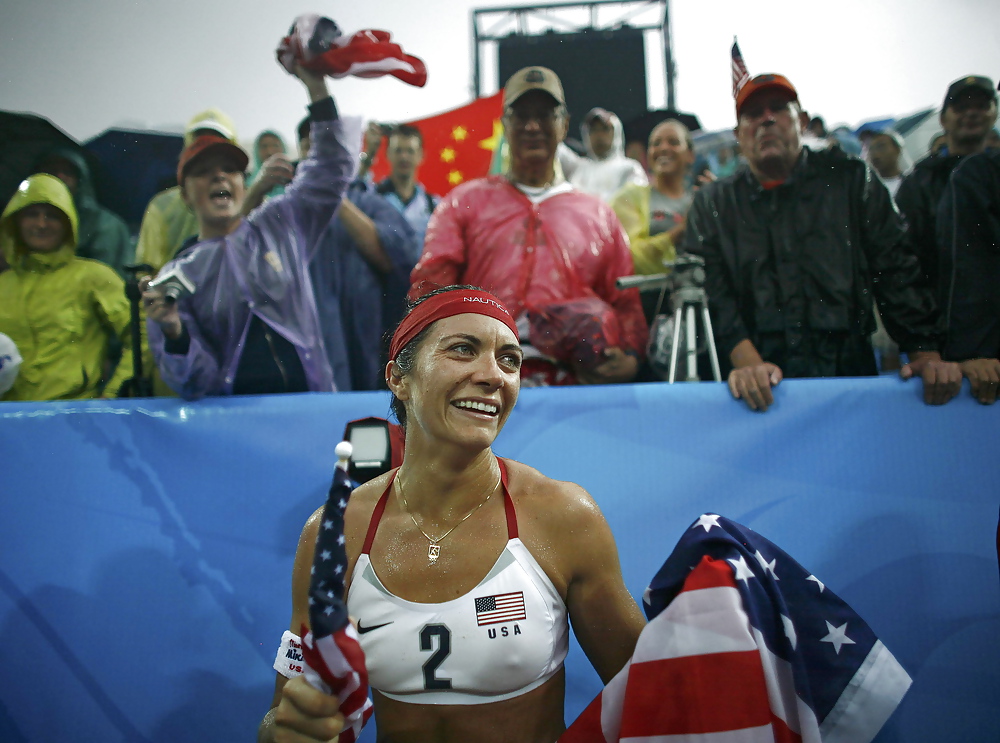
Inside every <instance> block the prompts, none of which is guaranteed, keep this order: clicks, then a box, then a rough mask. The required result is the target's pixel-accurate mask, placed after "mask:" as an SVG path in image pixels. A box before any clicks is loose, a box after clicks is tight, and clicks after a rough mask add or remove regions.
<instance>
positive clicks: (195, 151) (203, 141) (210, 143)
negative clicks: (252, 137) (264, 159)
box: [177, 134, 250, 186]
mask: <svg viewBox="0 0 1000 743" xmlns="http://www.w3.org/2000/svg"><path fill="white" fill-rule="evenodd" d="M220 151H228V152H231V153H232V154H233V155H234V156H235V157H236V158H237V160H238V161H239V162H240V168H241V169H243V170H246V169H247V165H249V164H250V158H249V157H248V156H247V153H246V152H244V151H243V148H242V147H237V146H236V145H234V144H233V143H232V142H230V141H229V140H228V139H223V138H222V137H215V136H213V135H211V134H203V135H202V136H200V137H198V138H197V139H196V140H195V141H194V142H192V143H191V144H189V145H188V146H187V147H185V148H184V151H183V152H182V153H181V159H180V162H178V163H177V183H178V185H181V186H183V185H184V173H185V172H186V171H187V170H188V168H190V167H191V165H193V164H194V162H195V161H196V160H198V159H199V158H201V157H203V156H205V155H207V154H208V153H210V152H220Z"/></svg>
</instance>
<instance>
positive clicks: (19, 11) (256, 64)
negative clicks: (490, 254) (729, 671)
mask: <svg viewBox="0 0 1000 743" xmlns="http://www.w3.org/2000/svg"><path fill="white" fill-rule="evenodd" d="M531 4H541V3H528V2H519V1H518V0H505V1H503V2H491V1H490V0H422V1H414V0H354V2H349V3H348V2H337V3H333V2H312V3H310V2H308V0H306V1H305V2H302V1H301V0H296V2H288V0H170V1H169V2H166V1H164V0H86V1H84V0H0V8H2V10H0V35H2V39H3V41H2V43H0V70H2V72H0V108H3V109H6V110H14V111H29V112H32V113H36V114H39V115H42V116H45V117H46V118H48V119H50V120H52V121H53V122H54V123H56V124H57V125H58V126H60V127H62V128H63V129H64V130H66V131H67V132H68V133H69V134H71V135H72V136H74V137H76V138H77V139H80V140H81V141H82V140H86V139H89V138H90V137H92V136H95V135H96V134H98V133H100V132H101V131H103V130H104V129H106V128H108V127H112V126H124V127H130V128H152V129H165V130H172V131H179V130H180V127H181V126H182V124H183V122H184V121H186V120H187V119H188V117H190V116H191V115H192V114H193V113H195V112H196V111H198V110H201V109H204V108H207V107H209V106H218V107H220V108H221V109H223V110H224V111H226V112H227V113H229V114H230V115H231V116H232V117H233V118H234V119H235V121H236V124H237V127H238V129H239V134H240V137H241V139H243V140H244V141H246V140H251V139H252V138H253V137H254V136H255V135H256V134H257V133H258V132H259V131H260V130H262V129H264V128H273V129H277V130H278V131H279V132H281V133H282V134H284V135H286V136H289V135H291V133H292V132H293V131H294V128H295V124H296V122H297V121H298V120H299V119H300V118H301V116H302V114H303V104H304V99H305V97H304V93H303V91H302V89H301V87H300V86H299V84H298V83H297V82H296V81H295V80H294V79H293V78H291V77H289V76H288V75H286V74H285V73H284V71H283V70H282V69H281V68H280V67H279V66H278V65H277V63H276V62H275V61H274V48H275V46H276V43H277V41H278V40H279V38H280V37H281V36H282V35H283V34H284V32H285V31H286V30H287V28H288V26H289V25H290V23H291V21H292V19H293V18H294V17H295V16H296V15H297V14H299V13H302V12H310V11H314V12H319V13H322V14H324V15H328V16H330V17H331V18H333V19H334V20H336V21H337V22H338V24H340V26H341V27H342V28H343V29H344V30H345V31H348V32H351V31H355V30H358V29H361V28H384V29H386V30H389V31H391V32H392V33H393V36H394V37H395V38H396V39H397V40H398V41H399V42H400V43H401V44H402V45H403V47H404V49H406V50H407V51H409V52H410V53H413V54H416V55H417V56H420V57H422V58H423V59H424V60H425V62H426V64H427V68H428V71H429V80H428V83H427V86H426V87H425V88H423V89H415V88H411V87H409V86H406V85H404V84H402V83H400V82H398V81H396V80H395V79H392V78H384V79H379V80H344V81H334V82H333V84H332V90H333V91H334V93H335V95H336V97H337V100H338V103H339V106H340V108H341V110H342V111H343V112H345V113H353V114H358V115H361V116H363V117H365V118H370V119H379V120H386V121H401V120H408V119H414V118H421V117H424V116H427V115H430V114H433V113H437V112H440V111H443V110H446V109H449V108H454V107H456V106H459V105H462V104H463V103H465V102H467V101H469V100H470V99H471V97H472V92H471V87H472V83H471V80H472V72H471V70H472V48H471V44H472V41H471V25H472V22H471V10H472V9H473V8H488V7H491V6H492V7H501V6H512V5H531ZM670 7H671V15H672V21H673V28H672V36H673V45H674V57H675V62H676V65H677V81H676V96H677V103H678V107H679V108H680V109H681V110H685V111H691V112H693V113H695V114H697V115H698V116H699V118H700V119H701V121H702V124H703V126H704V127H705V128H706V129H720V128H724V127H729V126H732V124H733V123H734V114H733V104H732V97H731V88H730V72H729V48H730V45H731V44H732V39H733V35H734V34H736V35H738V36H739V42H740V46H741V48H742V50H743V55H744V57H745V59H746V62H747V65H748V67H749V68H750V72H751V74H756V73H761V72H782V73H784V74H786V75H787V76H788V77H789V78H790V79H791V80H792V82H793V83H794V84H795V85H796V86H797V87H798V89H799V94H800V99H801V101H802V103H803V105H804V106H805V108H806V109H808V110H809V111H810V112H811V113H815V114H820V115H823V116H824V117H825V118H826V120H827V122H828V124H836V123H848V124H850V125H856V124H858V123H860V122H861V121H864V120H867V119H874V118H882V117H886V116H896V115H904V114H908V113H912V112H913V111H916V110H918V109H921V108H925V107H929V106H934V105H939V104H940V102H941V99H942V98H943V96H944V91H945V89H946V87H947V85H948V83H949V82H950V81H952V80H954V79H956V78H958V77H961V76H963V75H966V74H969V73H977V74H985V75H988V76H990V77H992V78H993V79H994V80H996V79H997V78H998V76H1000V2H998V0H950V1H948V0H867V1H865V0H839V1H838V2H826V3H815V2H809V1H808V0H798V1H793V0H773V1H770V2H760V1H756V2H755V1H754V0H672V1H671V6H670ZM616 12H617V11H616V10H615V9H614V8H610V7H609V8H602V9H601V13H602V14H603V16H604V17H606V16H607V15H608V14H610V15H614V14H615V13H616ZM486 56H487V57H489V55H486ZM647 58H648V64H649V68H650V71H651V75H650V78H651V81H650V87H651V88H652V96H651V99H650V106H651V107H652V108H659V107H662V106H663V105H664V103H665V93H664V84H663V78H664V74H663V72H662V67H663V62H662V53H660V52H659V51H658V50H653V51H650V52H648V53H647ZM484 64H485V66H486V69H487V71H490V70H492V69H495V63H491V62H490V61H489V59H487V60H485V62H484ZM487 77H489V75H487ZM488 87H489V88H490V89H491V90H495V89H496V81H495V80H488ZM486 92H490V91H489V90H487V91H486ZM569 103H570V105H571V106H572V101H570V102H569Z"/></svg>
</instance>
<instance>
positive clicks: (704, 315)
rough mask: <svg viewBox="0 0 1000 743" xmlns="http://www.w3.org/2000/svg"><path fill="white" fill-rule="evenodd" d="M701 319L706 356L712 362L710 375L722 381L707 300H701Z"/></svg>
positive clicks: (717, 380)
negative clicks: (704, 336) (703, 328)
mask: <svg viewBox="0 0 1000 743" xmlns="http://www.w3.org/2000/svg"><path fill="white" fill-rule="evenodd" d="M701 321H702V324H703V325H704V326H705V335H706V336H707V338H706V340H707V341H708V358H709V359H710V360H711V362H712V375H713V376H714V377H715V381H716V382H721V381H722V372H721V370H720V369H719V351H718V349H716V347H715V333H714V332H712V317H711V315H710V314H709V312H708V302H706V301H704V300H702V303H701Z"/></svg>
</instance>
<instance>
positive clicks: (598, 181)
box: [569, 108, 649, 203]
mask: <svg viewBox="0 0 1000 743" xmlns="http://www.w3.org/2000/svg"><path fill="white" fill-rule="evenodd" d="M580 134H581V136H582V138H583V145H584V147H585V148H586V150H587V157H586V158H582V159H580V161H579V163H578V164H577V165H576V167H575V168H573V169H572V171H571V175H570V177H569V182H570V183H572V184H573V185H574V186H576V187H577V188H578V189H580V190H581V191H583V192H584V193H589V194H593V195H594V196H597V197H598V198H599V199H601V200H602V201H604V202H605V203H609V202H610V201H611V199H612V198H613V197H614V195H615V194H616V193H618V191H619V190H620V189H621V188H622V187H623V186H625V185H626V184H629V183H634V184H637V185H640V186H645V185H646V184H647V183H648V182H649V180H648V178H647V177H646V171H645V169H644V168H643V167H642V164H641V163H639V162H636V161H635V160H633V159H632V158H630V157H626V156H625V132H624V129H623V127H622V122H621V120H620V119H619V118H618V117H617V116H616V115H615V114H613V113H611V112H610V111H606V110H605V109H603V108H594V109H591V110H590V112H589V113H588V114H587V115H586V116H584V117H583V123H582V124H581V125H580Z"/></svg>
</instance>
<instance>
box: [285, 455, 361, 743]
mask: <svg viewBox="0 0 1000 743" xmlns="http://www.w3.org/2000/svg"><path fill="white" fill-rule="evenodd" d="M342 446H343V445H342V444H341V445H338V447H337V454H338V456H340V457H341V461H339V462H338V463H337V466H336V467H335V468H334V474H333V485H331V486H330V493H329V495H328V496H327V499H326V505H325V506H324V507H323V519H322V522H321V523H320V528H319V535H318V536H317V539H316V556H315V557H314V558H313V566H312V577H311V578H310V581H309V623H310V624H311V625H312V630H311V631H310V630H309V629H308V628H307V627H304V626H303V627H302V632H301V635H302V638H303V640H302V656H303V658H304V659H305V661H306V664H307V665H306V667H305V669H304V675H305V677H306V680H308V681H309V683H310V684H312V686H313V687H314V688H316V689H319V690H320V691H322V692H324V693H326V694H331V693H332V694H336V695H337V696H338V697H339V698H340V711H341V713H342V714H343V715H344V730H343V732H342V733H341V734H340V742H341V743H354V741H356V740H357V739H358V736H359V735H360V734H361V728H362V727H364V724H365V723H366V722H368V718H369V717H371V715H372V702H371V700H370V699H369V698H368V670H367V669H366V668H365V654H364V651H362V650H361V645H359V644H358V633H357V631H356V630H355V629H354V626H353V625H352V624H351V621H350V619H349V618H348V615H347V604H345V603H344V600H343V595H344V577H345V572H346V571H347V552H346V550H345V549H344V509H346V508H347V501H348V500H349V499H350V497H351V491H352V490H353V489H354V486H353V484H352V483H351V479H350V477H348V475H347V459H348V458H349V457H350V453H348V454H347V455H346V457H345V456H342V454H341V452H342V451H345V450H344V449H342V448H341V447H342Z"/></svg>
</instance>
